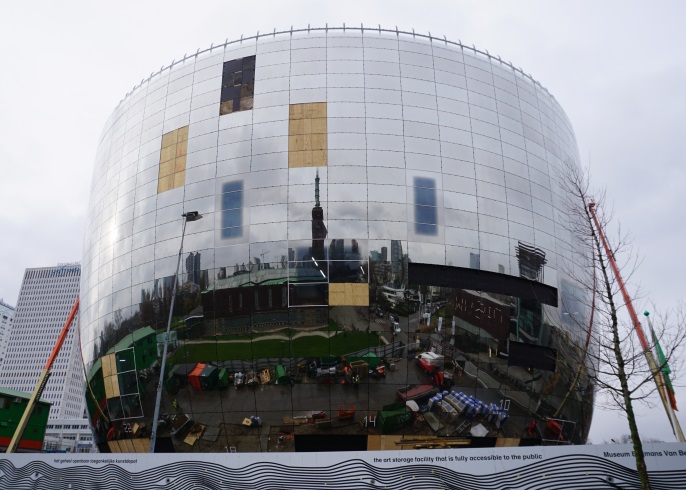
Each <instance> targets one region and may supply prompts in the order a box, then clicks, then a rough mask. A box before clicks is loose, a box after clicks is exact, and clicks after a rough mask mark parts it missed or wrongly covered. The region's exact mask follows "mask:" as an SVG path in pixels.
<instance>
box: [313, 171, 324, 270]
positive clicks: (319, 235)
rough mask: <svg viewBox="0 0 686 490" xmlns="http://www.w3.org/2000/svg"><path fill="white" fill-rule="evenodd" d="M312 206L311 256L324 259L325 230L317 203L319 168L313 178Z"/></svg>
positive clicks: (320, 209) (322, 214)
mask: <svg viewBox="0 0 686 490" xmlns="http://www.w3.org/2000/svg"><path fill="white" fill-rule="evenodd" d="M314 182H315V184H314V201H315V202H314V207H313V208H312V258H313V259H315V260H324V258H325V257H326V254H325V253H324V239H325V238H326V235H327V231H326V225H325V224H324V210H323V209H322V206H321V205H320V203H319V169H317V177H316V178H315V179H314Z"/></svg>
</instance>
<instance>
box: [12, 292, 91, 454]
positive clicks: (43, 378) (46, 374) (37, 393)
mask: <svg viewBox="0 0 686 490" xmlns="http://www.w3.org/2000/svg"><path fill="white" fill-rule="evenodd" d="M78 311H79V298H78V297H77V298H76V301H75V302H74V306H72V308H71V313H69V317H68V318H67V322H66V323H65V324H64V327H62V332H61V333H60V336H59V337H58V338H57V342H56V343H55V347H53V348H52V354H50V357H49V358H48V362H46V363H45V368H44V369H43V372H41V374H40V376H39V377H38V384H36V389H35V390H34V391H33V395H32V396H31V399H30V400H29V403H28V404H27V405H26V410H24V415H22V417H21V420H20V421H19V425H17V430H15V431H14V436H13V437H12V440H11V441H10V444H9V446H7V451H6V452H7V453H13V452H14V451H16V449H17V447H18V446H19V441H21V438H22V436H23V435H24V430H26V425H27V424H28V422H29V418H30V417H31V414H32V413H33V409H34V408H35V407H36V403H37V402H38V400H40V397H41V395H42V394H43V390H44V389H45V385H46V384H47V383H48V378H50V373H51V369H52V365H53V363H54V362H55V359H56V358H57V355H58V354H59V353H60V350H61V349H62V344H64V340H65V339H66V338H67V334H68V333H69V328H70V327H71V324H72V322H73V321H74V317H75V316H76V313H77V312H78Z"/></svg>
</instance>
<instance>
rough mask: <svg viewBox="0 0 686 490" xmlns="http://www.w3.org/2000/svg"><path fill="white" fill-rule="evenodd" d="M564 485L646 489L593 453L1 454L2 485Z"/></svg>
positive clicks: (76, 488) (658, 481)
mask: <svg viewBox="0 0 686 490" xmlns="http://www.w3.org/2000/svg"><path fill="white" fill-rule="evenodd" d="M650 481H651V485H652V488H653V489H655V490H663V489H664V490H676V489H680V488H682V489H686V469H683V470H681V469H680V470H675V471H653V472H650ZM327 488H328V489H337V490H338V489H340V490H348V489H351V490H352V489H382V488H386V489H393V490H396V489H397V490H423V489H427V490H429V489H430V490H437V489H444V490H458V489H459V490H506V489H527V490H544V489H545V490H557V489H560V490H562V489H565V490H567V489H593V490H599V489H622V490H629V489H640V488H641V485H640V482H639V479H638V475H637V473H636V471H635V470H632V469H629V468H627V467H625V466H622V465H620V464H617V463H614V462H612V461H608V460H606V459H603V458H600V457H597V456H589V455H566V456H561V457H557V458H551V459H548V460H545V461H540V462H536V463H531V464H529V465H526V466H523V467H520V468H517V469H514V470H506V471H502V472H498V473H494V474H490V475H470V474H468V473H461V472H457V471H454V470H452V469H449V468H445V467H442V466H439V465H414V464H412V465H405V466H396V467H388V468H380V467H377V466H374V465H371V464H369V463H368V462H366V461H363V460H359V459H353V460H348V461H344V462H341V463H338V464H335V465H331V466H323V467H298V466H288V465H282V464H278V463H270V462H262V463H253V464H250V465H247V466H244V467H241V468H230V467H228V466H224V465H220V464H216V463H209V462H203V461H180V462H175V463H169V464H165V465H160V466H157V467H153V468H149V469H146V470H143V471H140V472H130V471H127V470H125V469H123V468H121V467H119V466H117V465H113V464H109V465H106V466H102V467H94V466H87V465H81V466H76V465H75V466H70V467H64V468H55V467H53V466H51V465H50V464H48V463H45V462H42V461H33V462H30V463H28V464H26V465H25V466H23V467H20V468H17V467H15V466H14V465H13V464H12V462H11V461H9V460H7V459H0V489H2V490H5V489H7V490H29V489H30V490H54V489H67V490H139V489H140V490H143V489H145V490H148V489H159V490H191V489H193V490H234V489H235V490H252V489H255V490H287V489H288V490H290V489H293V490H322V489H327Z"/></svg>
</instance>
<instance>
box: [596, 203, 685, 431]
mask: <svg viewBox="0 0 686 490" xmlns="http://www.w3.org/2000/svg"><path fill="white" fill-rule="evenodd" d="M588 211H589V212H590V214H591V217H592V218H593V222H594V223H595V227H596V230H598V235H599V236H600V241H601V242H602V244H603V248H604V249H605V255H607V260H608V262H609V263H610V267H611V268H612V272H613V273H614V275H615V278H616V279H617V284H618V285H619V289H620V291H621V292H622V297H623V298H624V304H626V308H627V310H628V311H629V316H630V317H631V322H632V323H633V326H634V330H635V331H636V335H638V340H639V341H640V342H641V347H642V348H643V355H644V356H645V358H646V361H647V363H648V368H649V369H650V373H651V375H652V377H653V379H654V380H655V385H656V386H657V391H658V393H659V394H660V400H662V404H663V405H664V407H665V411H666V412H667V417H668V418H669V423H670V424H671V425H672V430H673V431H674V434H675V435H676V437H677V440H678V441H679V442H686V440H685V439H684V433H683V432H682V430H681V425H680V424H679V420H678V419H677V418H676V415H675V414H674V410H673V409H672V405H671V404H670V402H669V400H667V394H666V392H665V382H664V380H663V377H662V371H661V370H660V369H658V366H657V364H656V363H655V357H653V351H652V349H651V348H650V346H649V345H648V342H647V341H646V336H645V334H644V333H643V327H641V322H640V321H639V320H638V315H637V314H636V310H634V305H633V303H632V302H631V297H630V296H629V293H628V292H627V289H626V285H625V284H624V280H623V279H622V275H621V274H620V273H619V267H617V263H616V262H615V258H614V254H613V253H612V251H611V250H610V246H609V245H608V244H607V240H606V239H605V233H604V232H603V228H602V227H601V226H600V222H599V221H598V217H597V216H596V213H595V203H594V202H590V203H589V204H588Z"/></svg>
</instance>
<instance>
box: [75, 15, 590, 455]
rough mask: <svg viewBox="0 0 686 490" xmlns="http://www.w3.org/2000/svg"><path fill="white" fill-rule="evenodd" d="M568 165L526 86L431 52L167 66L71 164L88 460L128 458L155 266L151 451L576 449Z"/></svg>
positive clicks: (148, 385) (324, 35)
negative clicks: (85, 169)
mask: <svg viewBox="0 0 686 490" xmlns="http://www.w3.org/2000/svg"><path fill="white" fill-rule="evenodd" d="M578 161H579V158H578V150H577V147H576V142H575V138H574V133H573V130H572V127H571V124H570V122H569V120H568V119H567V117H566V115H565V114H564V111H563V110H562V108H561V107H560V106H559V104H558V103H557V102H556V100H555V99H554V98H553V97H552V96H551V95H550V94H549V93H548V92H547V91H546V90H545V89H544V88H542V87H541V85H540V84H539V83H537V82H535V81H534V80H533V79H532V78H531V77H530V76H528V75H526V74H524V73H522V72H521V71H520V70H517V69H514V68H513V67H512V66H511V65H510V64H507V63H505V62H503V61H501V60H500V59H499V58H494V57H493V56H491V55H488V54H487V53H482V52H480V51H478V50H475V49H474V48H472V47H466V46H463V45H461V44H460V43H453V42H450V41H448V40H446V39H436V38H431V37H429V36H423V35H418V34H417V35H415V34H413V33H402V32H397V31H386V30H383V29H380V28H379V29H361V28H357V29H350V28H347V29H344V28H340V29H339V28H336V29H334V28H326V29H306V30H301V31H292V32H291V31H289V32H282V33H276V32H274V33H270V34H268V35H257V36H254V37H251V38H246V37H244V38H242V39H241V40H237V41H234V42H228V43H226V44H225V45H220V46H217V47H214V46H213V47H212V48H210V49H207V50H204V51H202V52H198V54H196V55H193V56H191V57H184V59H183V60H180V61H175V62H174V63H172V65H171V66H169V67H166V68H164V69H162V70H161V71H160V72H158V73H156V74H154V75H152V76H151V77H150V79H148V80H146V81H144V82H142V83H141V84H140V85H138V86H136V87H135V88H134V89H133V91H132V92H131V93H130V94H128V95H127V96H126V98H125V99H124V100H123V101H122V102H121V103H120V104H119V106H118V107H117V108H116V109H115V111H114V112H113V114H112V116H111V117H110V119H109V120H108V121H107V123H106V125H105V128H104V131H103V133H102V136H101V141H100V145H99V149H98V153H97V157H96V162H95V171H94V175H93V182H92V189H91V200H90V208H89V215H88V224H87V229H86V234H85V244H84V258H83V266H82V271H83V272H82V283H81V311H80V328H81V344H82V352H83V358H84V363H85V372H86V376H87V388H86V398H87V404H88V411H89V414H90V417H91V421H92V424H93V427H94V430H95V434H96V438H97V442H98V444H99V448H100V450H101V451H112V452H137V451H147V450H148V448H149V437H150V433H151V423H152V415H153V412H154V401H155V388H156V386H157V380H158V379H159V376H160V373H159V371H160V356H161V353H162V350H163V341H164V332H165V331H166V326H167V320H168V318H169V314H170V307H171V299H172V291H173V285H174V280H175V270H176V267H177V261H179V260H180V273H179V275H178V277H177V280H178V283H177V284H178V286H177V294H176V298H175V305H174V308H173V312H171V315H172V322H171V335H170V338H169V355H168V357H167V360H166V368H165V372H164V373H163V379H164V384H163V387H164V388H163V394H162V406H161V410H160V412H161V414H162V415H161V417H160V425H159V432H158V438H157V450H158V451H237V452H254V451H306V450H344V449H367V448H368V449H383V448H386V449H389V448H390V447H386V446H384V444H388V442H383V441H391V440H392V441H394V442H393V444H394V446H393V448H397V447H400V446H398V445H399V444H400V445H402V444H410V442H406V441H410V440H426V441H432V440H433V441H439V442H436V443H432V444H443V445H445V444H447V445H460V446H464V445H496V444H498V445H524V444H540V443H542V442H543V443H545V442H546V441H548V442H550V441H552V442H555V443H580V442H584V441H585V439H586V436H587V433H588V430H589V428H590V421H591V414H592V404H593V386H592V385H591V383H590V381H589V378H588V375H587V371H586V369H587V367H586V366H584V364H585V362H584V361H583V357H582V356H581V351H582V350H583V346H584V341H585V338H586V328H587V325H585V321H586V320H585V318H586V317H587V313H586V310H585V307H584V304H585V301H584V290H583V287H582V286H581V285H580V284H579V282H578V278H579V277H581V276H582V273H583V270H584V268H583V260H582V255H581V254H579V253H578V246H577V245H576V244H575V243H574V237H573V236H572V235H571V234H570V231H569V217H568V215H567V212H566V210H565V209H566V208H565V201H566V200H567V198H568V196H567V194H566V191H565V186H564V184H563V182H562V181H561V175H562V174H563V173H564V168H565V166H568V165H572V166H573V165H578ZM189 211H198V212H199V213H200V214H201V215H202V218H201V219H200V220H197V221H193V222H188V223H187V224H186V228H185V235H184V237H183V249H182V251H181V255H180V256H179V249H180V246H181V243H182V236H181V235H182V230H183V229H184V228H183V225H184V223H183V219H184V218H183V217H182V214H183V213H185V212H189ZM408 402H409V403H408ZM380 435H387V436H392V437H391V438H390V439H388V438H385V439H382V438H380ZM433 447H436V446H435V445H434V446H433Z"/></svg>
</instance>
